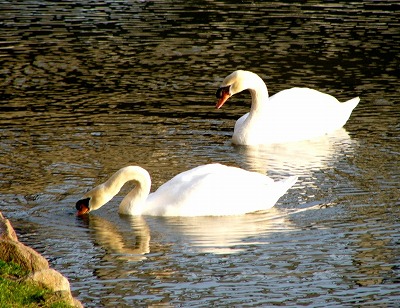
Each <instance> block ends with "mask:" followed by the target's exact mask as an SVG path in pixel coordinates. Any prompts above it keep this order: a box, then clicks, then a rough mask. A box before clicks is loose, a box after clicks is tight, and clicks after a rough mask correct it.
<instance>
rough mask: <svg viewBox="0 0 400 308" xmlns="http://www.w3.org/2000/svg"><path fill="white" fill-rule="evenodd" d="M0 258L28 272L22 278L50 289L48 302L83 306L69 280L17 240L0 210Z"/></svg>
mask: <svg viewBox="0 0 400 308" xmlns="http://www.w3.org/2000/svg"><path fill="white" fill-rule="evenodd" d="M0 260H3V261H5V262H13V263H15V264H18V265H19V266H21V267H22V268H23V269H25V270H27V271H28V272H29V274H28V276H27V277H26V278H25V279H24V280H25V281H26V282H31V283H35V284H37V285H39V286H41V287H43V288H46V289H48V290H51V291H52V292H53V294H52V295H51V296H50V297H49V302H50V303H51V302H54V301H57V300H63V301H65V302H66V303H68V304H69V305H71V306H73V307H79V308H81V307H83V305H82V304H81V302H79V301H78V300H77V299H75V298H73V297H72V294H71V289H70V285H69V281H68V279H67V278H65V277H64V276H63V275H61V274H60V273H59V272H57V271H56V270H54V269H51V268H50V267H49V262H48V261H47V260H46V259H45V258H44V257H43V256H42V255H40V254H39V253H38V252H36V251H35V250H34V249H32V248H30V247H28V246H26V245H24V244H22V243H21V242H19V241H18V237H17V235H16V233H15V230H14V228H13V227H12V226H11V223H10V222H9V221H8V219H5V218H4V216H3V215H2V213H1V212H0Z"/></svg>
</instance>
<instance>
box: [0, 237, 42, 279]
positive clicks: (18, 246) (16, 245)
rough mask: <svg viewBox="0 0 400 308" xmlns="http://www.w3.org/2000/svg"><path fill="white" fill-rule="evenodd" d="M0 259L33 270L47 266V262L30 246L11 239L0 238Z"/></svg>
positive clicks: (39, 269)
mask: <svg viewBox="0 0 400 308" xmlns="http://www.w3.org/2000/svg"><path fill="white" fill-rule="evenodd" d="M0 259H1V260H3V261H5V262H13V263H15V264H18V265H19V266H21V267H22V268H23V269H25V270H27V271H30V272H35V271H41V270H43V269H48V268H49V262H47V260H46V259H45V258H44V257H42V256H41V255H40V254H39V253H37V252H36V251H35V250H33V249H32V248H30V247H28V246H25V245H24V244H22V243H20V242H17V241H13V240H11V241H10V240H0Z"/></svg>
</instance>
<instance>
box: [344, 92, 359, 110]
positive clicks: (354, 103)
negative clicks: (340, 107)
mask: <svg viewBox="0 0 400 308" xmlns="http://www.w3.org/2000/svg"><path fill="white" fill-rule="evenodd" d="M359 102H360V98H359V97H358V96H357V97H354V98H352V99H349V100H348V101H346V102H344V103H343V104H345V105H346V106H347V107H348V108H349V110H350V111H351V110H353V109H354V108H356V106H357V105H358V103H359Z"/></svg>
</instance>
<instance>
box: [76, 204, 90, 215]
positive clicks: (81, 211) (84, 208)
mask: <svg viewBox="0 0 400 308" xmlns="http://www.w3.org/2000/svg"><path fill="white" fill-rule="evenodd" d="M89 212H90V209H89V208H88V207H87V206H85V205H83V204H82V205H81V206H80V208H79V210H78V211H77V212H76V216H82V215H84V214H87V213H89Z"/></svg>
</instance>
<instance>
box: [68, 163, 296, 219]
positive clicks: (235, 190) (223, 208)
mask: <svg viewBox="0 0 400 308" xmlns="http://www.w3.org/2000/svg"><path fill="white" fill-rule="evenodd" d="M296 180H297V177H296V176H291V177H288V178H287V179H284V180H280V181H274V180H272V179H271V178H269V177H267V176H266V175H263V174H260V173H256V172H250V171H246V170H243V169H240V168H236V167H229V166H225V165H221V164H208V165H202V166H198V167H196V168H193V169H191V170H188V171H185V172H182V173H180V174H178V175H176V176H175V177H173V178H172V179H171V180H169V181H168V182H166V183H165V184H163V185H161V186H160V187H159V188H158V189H157V190H156V191H155V192H153V193H151V194H149V193H150V188H151V179H150V175H149V173H148V172H147V171H146V170H145V169H143V168H141V167H138V166H128V167H125V168H122V169H120V170H118V171H117V172H116V173H115V174H113V175H112V176H111V177H110V178H109V179H108V180H107V181H106V182H105V183H103V184H100V185H98V186H97V187H95V188H94V189H92V190H91V191H89V192H87V193H86V194H85V195H84V196H83V198H82V199H81V200H79V201H78V202H77V203H76V208H77V210H78V213H77V214H78V215H82V214H85V213H87V212H89V211H93V210H96V209H98V208H100V207H101V206H103V205H104V204H105V203H107V202H108V201H110V200H111V199H112V198H113V197H114V196H115V195H116V194H117V193H118V192H119V191H120V189H121V187H122V186H123V185H124V184H125V183H126V182H129V181H133V182H134V184H135V187H134V188H133V189H132V190H131V191H130V192H129V193H128V194H127V195H126V196H125V197H124V198H123V200H122V201H121V204H120V206H119V213H121V214H126V215H152V216H223V215H241V214H245V213H250V212H254V211H259V210H267V209H269V208H271V207H273V206H274V205H275V203H276V202H277V201H278V199H279V198H280V197H281V196H282V195H284V194H285V193H286V191H287V190H288V189H289V188H290V187H292V186H293V184H294V183H295V182H296Z"/></svg>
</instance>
